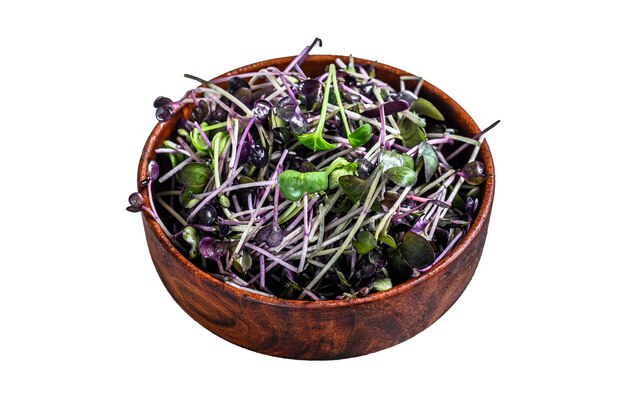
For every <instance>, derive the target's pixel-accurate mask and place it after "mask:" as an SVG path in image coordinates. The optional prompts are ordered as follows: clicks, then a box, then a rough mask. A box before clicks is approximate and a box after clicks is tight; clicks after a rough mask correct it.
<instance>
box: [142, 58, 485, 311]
mask: <svg viewBox="0 0 626 401" xmlns="http://www.w3.org/2000/svg"><path fill="white" fill-rule="evenodd" d="M337 58H340V59H342V60H343V61H344V62H346V63H347V61H348V57H346V56H336V55H312V56H309V57H308V58H307V59H306V61H305V62H304V63H303V64H302V69H303V71H304V72H305V73H307V74H308V75H309V76H318V75H321V74H322V73H324V71H325V69H326V66H327V65H328V64H330V63H332V62H334V61H335V60H336V59H337ZM292 59H293V57H282V58H276V59H271V60H265V61H261V62H257V63H253V64H250V65H247V66H244V67H240V68H237V69H235V70H232V71H229V72H227V73H224V74H222V75H220V76H219V77H216V78H222V77H227V76H231V75H236V74H240V73H245V72H254V71H258V70H260V69H262V68H267V67H270V66H274V67H277V68H279V69H284V68H285V67H286V66H287V65H288V64H289V62H291V60H292ZM355 62H356V63H359V64H365V65H371V64H373V63H374V62H372V61H370V60H366V59H360V58H355ZM375 67H376V78H377V79H380V80H382V81H385V82H387V83H389V84H390V85H391V86H393V87H394V88H395V89H398V88H399V85H400V77H402V76H410V75H414V74H411V73H409V72H406V71H404V70H401V69H398V68H395V67H392V66H388V65H385V64H382V63H376V65H375ZM405 84H406V88H407V89H413V88H415V85H416V84H417V81H415V80H411V81H405ZM220 85H221V86H223V87H225V86H226V83H222V84H220ZM420 96H421V97H424V98H426V99H428V100H430V101H431V102H432V103H433V104H434V105H435V106H436V107H437V108H438V109H439V110H440V111H441V112H442V114H443V115H444V116H446V124H447V125H448V126H449V127H453V128H456V129H458V130H459V133H460V134H462V135H464V136H468V137H472V136H476V135H477V134H479V133H480V129H479V128H478V126H477V125H476V123H475V122H474V121H473V120H472V118H471V117H470V116H469V114H468V113H467V112H466V111H465V110H464V109H463V108H462V107H461V106H460V105H459V104H457V103H456V102H455V101H454V100H453V99H452V98H450V97H449V96H448V95H447V94H445V93H444V92H443V91H441V90H440V89H438V88H436V87H435V86H433V85H432V84H430V83H429V82H427V81H424V82H423V84H422V87H421V89H420ZM176 120H177V118H174V119H172V120H170V121H168V122H166V123H159V124H157V126H156V127H155V128H154V130H153V131H152V133H151V135H150V137H149V138H148V140H147V142H146V145H145V147H144V150H143V153H142V157H141V160H140V163H139V168H138V188H139V191H140V192H142V194H143V195H144V197H147V190H146V189H145V188H141V185H140V183H141V182H142V181H143V180H145V179H146V171H147V164H148V162H149V161H150V160H153V159H155V156H156V153H155V152H154V150H155V149H156V148H158V147H160V146H161V145H162V144H163V142H164V141H165V140H166V139H167V138H168V137H169V136H170V134H171V132H172V130H173V129H174V126H175V122H176ZM468 152H469V150H468ZM478 159H479V160H481V161H482V162H483V163H484V164H485V173H486V175H487V179H486V181H485V182H484V184H483V195H482V199H481V202H480V204H479V210H478V212H477V215H476V218H475V219H474V221H473V223H472V225H471V227H470V229H469V230H468V232H467V234H466V235H465V236H463V238H462V239H461V241H460V242H459V243H458V244H457V245H456V246H455V247H454V248H453V250H452V251H451V252H450V253H448V255H446V256H445V257H444V258H443V259H442V260H441V261H439V262H438V263H437V264H436V265H435V266H434V267H433V268H432V269H431V270H430V271H428V272H427V273H425V274H422V275H420V276H419V277H417V278H414V279H410V280H408V281H406V282H404V283H402V284H399V285H396V286H394V287H392V288H391V289H390V290H387V291H383V292H376V293H374V294H370V295H368V296H366V297H363V298H355V299H346V300H324V301H321V302H310V301H298V300H290V299H283V298H271V297H267V296H263V295H258V294H253V293H249V292H247V291H244V290H240V289H238V288H235V287H233V286H230V285H226V284H225V283H223V282H222V281H220V280H218V279H216V278H214V277H212V276H211V275H210V274H208V273H206V272H204V271H202V270H200V269H199V268H197V267H196V266H195V265H194V264H193V263H191V262H190V261H189V260H187V259H186V257H185V256H183V255H182V254H181V253H180V252H179V251H178V250H177V249H176V248H175V247H174V246H173V245H172V244H171V243H170V241H169V240H168V238H167V237H166V236H165V234H164V233H163V232H162V230H161V228H160V227H159V225H158V224H157V223H156V222H154V221H153V220H152V219H151V218H149V217H148V216H147V215H146V214H145V212H144V216H143V218H144V223H145V224H146V225H147V226H148V227H150V229H151V230H152V231H153V232H154V233H155V234H156V235H157V237H158V239H159V241H160V242H161V244H162V246H163V248H164V249H166V251H167V252H169V253H171V254H172V256H174V257H175V258H176V260H177V261H178V262H179V263H180V264H181V265H183V266H185V268H186V269H189V270H190V271H191V272H192V273H193V274H194V275H195V276H197V277H199V278H200V279H202V280H209V281H211V282H212V283H213V284H215V285H218V286H220V287H222V288H223V289H224V290H225V291H229V292H233V293H234V294H236V295H238V296H244V297H251V298H255V299H256V300H257V301H259V302H263V303H268V304H275V305H281V306H283V307H298V308H301V307H306V308H319V307H324V308H327V307H346V306H354V305H356V304H359V303H367V302H374V301H376V300H377V299H381V298H384V297H390V296H394V295H395V294H397V293H400V292H403V291H406V290H408V289H410V288H413V287H415V286H417V285H419V284H420V283H422V282H424V281H426V280H428V279H429V278H430V277H432V276H434V275H437V274H440V273H441V272H443V271H444V270H445V268H446V266H447V265H448V264H449V263H450V262H451V261H453V260H455V259H456V258H458V257H459V255H461V254H462V253H463V251H464V250H465V249H466V248H467V246H468V244H469V243H471V241H472V240H473V239H474V238H475V236H476V235H477V233H478V232H479V231H480V230H482V228H483V225H486V224H487V223H488V217H489V214H490V211H491V205H492V202H493V196H494V190H495V173H494V165H493V159H492V156H491V152H490V151H489V146H488V145H487V143H486V141H485V142H484V143H483V145H482V147H481V150H480V153H479V156H478Z"/></svg>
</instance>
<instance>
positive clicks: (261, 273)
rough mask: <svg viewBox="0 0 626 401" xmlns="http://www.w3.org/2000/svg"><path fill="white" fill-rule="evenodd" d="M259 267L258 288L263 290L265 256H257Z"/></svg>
mask: <svg viewBox="0 0 626 401" xmlns="http://www.w3.org/2000/svg"><path fill="white" fill-rule="evenodd" d="M259 266H260V270H261V271H260V273H259V274H260V275H261V281H260V287H261V288H262V289H263V288H265V256H264V255H261V256H259Z"/></svg>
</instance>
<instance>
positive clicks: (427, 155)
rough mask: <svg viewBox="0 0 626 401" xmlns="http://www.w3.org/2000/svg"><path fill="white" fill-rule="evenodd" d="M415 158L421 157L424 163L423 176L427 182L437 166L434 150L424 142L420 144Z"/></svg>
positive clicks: (437, 161)
mask: <svg viewBox="0 0 626 401" xmlns="http://www.w3.org/2000/svg"><path fill="white" fill-rule="evenodd" d="M417 157H421V158H422V160H423V161H424V176H425V177H426V182H428V181H430V178H431V177H432V176H433V174H435V171H436V170H437V167H438V166H439V158H438V157H437V153H436V152H435V148H433V145H431V144H430V143H428V142H426V141H424V142H422V143H420V145H419V148H418V149H417Z"/></svg>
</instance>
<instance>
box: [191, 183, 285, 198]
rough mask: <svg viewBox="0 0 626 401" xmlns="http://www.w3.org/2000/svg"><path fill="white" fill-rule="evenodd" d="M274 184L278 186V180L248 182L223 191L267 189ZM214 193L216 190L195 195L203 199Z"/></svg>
mask: <svg viewBox="0 0 626 401" xmlns="http://www.w3.org/2000/svg"><path fill="white" fill-rule="evenodd" d="M274 184H276V180H273V181H257V182H247V183H245V184H237V185H233V186H230V187H226V188H224V189H223V190H222V191H223V192H224V193H227V192H230V191H236V190H238V189H244V188H254V187H265V186H268V185H270V186H271V185H274ZM213 192H215V190H213V191H211V192H205V193H202V194H197V195H195V197H197V198H201V197H203V196H208V195H210V194H212V193H213Z"/></svg>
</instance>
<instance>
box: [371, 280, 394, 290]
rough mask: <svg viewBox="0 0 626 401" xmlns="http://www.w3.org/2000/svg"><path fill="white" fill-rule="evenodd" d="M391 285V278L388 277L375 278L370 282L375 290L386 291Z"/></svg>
mask: <svg viewBox="0 0 626 401" xmlns="http://www.w3.org/2000/svg"><path fill="white" fill-rule="evenodd" d="M391 287H392V284H391V279H390V278H389V277H385V278H377V279H376V280H374V282H373V283H372V288H373V289H375V290H376V291H386V290H388V289H390V288H391Z"/></svg>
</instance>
